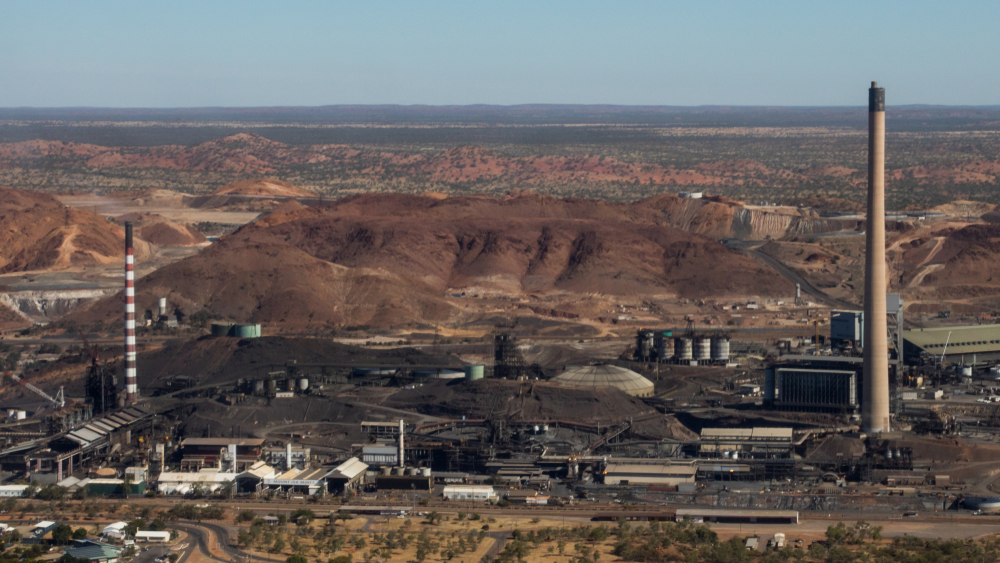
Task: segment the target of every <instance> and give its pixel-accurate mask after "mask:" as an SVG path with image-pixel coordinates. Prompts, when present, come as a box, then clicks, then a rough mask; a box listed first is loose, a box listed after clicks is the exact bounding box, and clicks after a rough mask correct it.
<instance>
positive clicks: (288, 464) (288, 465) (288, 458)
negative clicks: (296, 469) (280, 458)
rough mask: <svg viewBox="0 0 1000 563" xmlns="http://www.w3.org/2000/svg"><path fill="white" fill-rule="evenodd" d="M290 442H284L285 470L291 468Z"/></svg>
mask: <svg viewBox="0 0 1000 563" xmlns="http://www.w3.org/2000/svg"><path fill="white" fill-rule="evenodd" d="M292 467H293V466H292V443H291V442H288V443H287V444H285V470H286V471H291V470H292Z"/></svg>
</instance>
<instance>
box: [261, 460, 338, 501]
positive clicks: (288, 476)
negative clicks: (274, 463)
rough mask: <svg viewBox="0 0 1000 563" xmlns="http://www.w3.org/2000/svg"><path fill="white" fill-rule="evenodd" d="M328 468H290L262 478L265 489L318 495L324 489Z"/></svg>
mask: <svg viewBox="0 0 1000 563" xmlns="http://www.w3.org/2000/svg"><path fill="white" fill-rule="evenodd" d="M328 472H329V470H328V469H324V468H322V467H320V468H317V469H290V470H288V471H286V472H284V473H282V474H281V475H277V476H275V477H272V478H270V479H264V489H265V490H277V491H280V492H294V493H302V494H306V495H310V496H312V495H318V494H321V493H323V492H325V490H326V474H327V473H328Z"/></svg>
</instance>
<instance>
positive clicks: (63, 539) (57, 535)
mask: <svg viewBox="0 0 1000 563" xmlns="http://www.w3.org/2000/svg"><path fill="white" fill-rule="evenodd" d="M71 539H73V528H70V527H69V526H68V525H66V524H59V525H58V526H56V527H55V528H53V529H52V541H53V542H55V544H56V545H66V544H68V543H69V540H71Z"/></svg>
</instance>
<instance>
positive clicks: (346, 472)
mask: <svg viewBox="0 0 1000 563" xmlns="http://www.w3.org/2000/svg"><path fill="white" fill-rule="evenodd" d="M366 471H368V465H366V464H365V463H363V462H362V461H361V460H360V459H358V458H356V457H352V458H351V459H349V460H347V461H345V462H344V463H341V464H340V465H338V466H337V467H334V468H333V471H330V473H329V474H328V475H327V476H326V485H327V490H329V491H330V492H331V493H335V494H340V493H342V492H343V491H345V490H350V491H356V490H357V489H358V487H359V486H361V485H362V484H363V481H364V478H365V472H366Z"/></svg>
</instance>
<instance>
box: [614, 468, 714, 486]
mask: <svg viewBox="0 0 1000 563" xmlns="http://www.w3.org/2000/svg"><path fill="white" fill-rule="evenodd" d="M697 472H698V468H697V467H695V466H694V465H692V464H669V465H653V464H636V463H609V464H608V466H607V468H605V470H604V484H605V485H667V486H676V485H681V484H684V483H694V478H695V474H697Z"/></svg>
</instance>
